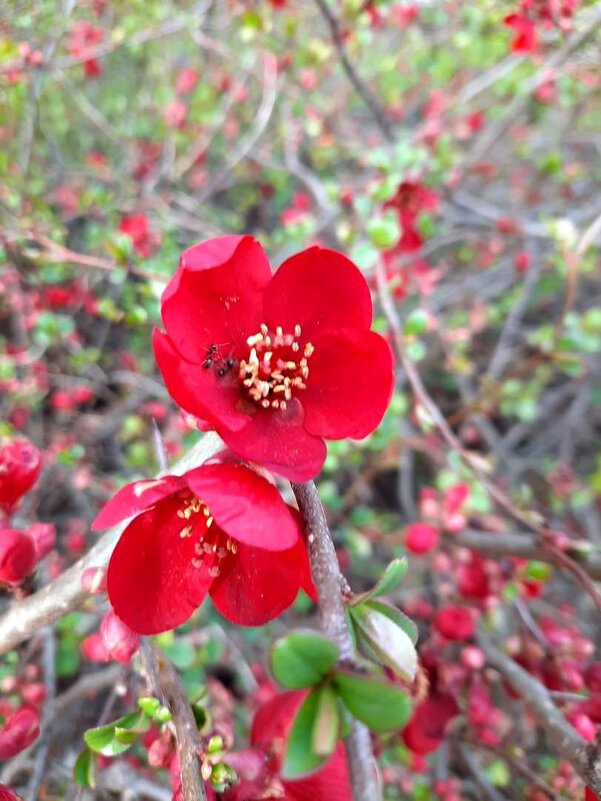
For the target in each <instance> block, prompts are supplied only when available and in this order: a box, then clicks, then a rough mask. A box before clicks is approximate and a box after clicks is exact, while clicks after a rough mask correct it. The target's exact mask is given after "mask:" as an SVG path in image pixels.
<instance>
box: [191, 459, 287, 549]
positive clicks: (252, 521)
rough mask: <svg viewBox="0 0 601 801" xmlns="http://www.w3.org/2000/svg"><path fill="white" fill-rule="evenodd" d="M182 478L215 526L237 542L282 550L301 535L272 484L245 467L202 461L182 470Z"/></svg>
mask: <svg viewBox="0 0 601 801" xmlns="http://www.w3.org/2000/svg"><path fill="white" fill-rule="evenodd" d="M185 479H186V482H187V483H188V486H189V487H190V488H191V489H192V490H193V492H194V493H195V494H196V495H197V496H198V497H199V498H200V499H201V500H202V501H203V503H205V504H206V505H207V506H208V508H209V510H210V512H211V514H212V515H213V517H214V518H215V522H216V523H217V525H218V526H219V528H220V529H222V530H223V531H224V532H225V533H226V534H228V535H229V536H230V537H233V538H234V539H236V540H238V542H244V543H246V545H251V546H254V547H255V548H265V549H267V550H270V551H284V550H286V549H288V548H291V547H292V546H293V545H295V543H296V542H297V540H298V539H299V536H301V535H302V530H301V527H300V524H299V521H298V519H297V518H296V517H294V516H293V515H292V514H291V511H290V508H289V507H288V506H287V505H286V504H285V503H284V501H283V500H282V498H281V496H280V493H279V492H278V490H277V489H276V487H274V486H273V484H270V483H269V482H268V481H266V480H265V479H264V478H262V477H261V476H259V475H258V474H257V473H255V472H254V471H253V470H249V469H248V468H247V467H243V466H242V465H235V464H213V465H203V466H202V467H198V468H196V469H195V470H191V471H190V472H188V473H186V475H185Z"/></svg>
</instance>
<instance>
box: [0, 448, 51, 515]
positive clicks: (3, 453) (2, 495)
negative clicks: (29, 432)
mask: <svg viewBox="0 0 601 801" xmlns="http://www.w3.org/2000/svg"><path fill="white" fill-rule="evenodd" d="M41 470H42V454H41V453H40V451H39V450H38V449H37V448H36V446H35V445H33V443H31V442H30V441H29V440H28V439H24V438H23V439H13V440H11V441H9V442H8V443H6V444H5V445H3V446H2V447H1V448H0V511H1V510H2V507H4V508H5V510H6V511H7V512H9V513H10V512H11V511H12V510H13V509H14V507H15V506H16V505H17V502H18V501H19V500H20V499H21V497H22V496H23V495H25V493H26V492H28V491H29V490H30V489H31V488H32V487H33V485H34V484H35V482H36V481H37V480H38V476H39V475H40V472H41Z"/></svg>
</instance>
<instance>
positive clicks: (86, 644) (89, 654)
mask: <svg viewBox="0 0 601 801" xmlns="http://www.w3.org/2000/svg"><path fill="white" fill-rule="evenodd" d="M80 648H81V653H82V654H83V656H84V658H85V659H89V660H90V662H108V660H109V658H110V657H109V655H108V653H107V650H106V647H105V645H104V640H103V639H102V635H100V634H99V633H98V632H96V633H95V634H90V635H89V636H88V637H86V638H85V639H84V641H83V642H82V643H81V646H80Z"/></svg>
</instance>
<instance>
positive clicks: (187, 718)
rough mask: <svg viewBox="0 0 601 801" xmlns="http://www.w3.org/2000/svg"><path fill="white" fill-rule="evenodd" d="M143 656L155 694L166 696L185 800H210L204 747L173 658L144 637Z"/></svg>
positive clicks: (141, 654) (145, 669)
mask: <svg viewBox="0 0 601 801" xmlns="http://www.w3.org/2000/svg"><path fill="white" fill-rule="evenodd" d="M140 656H141V657H142V664H143V667H144V671H145V672H146V675H147V676H148V679H149V682H150V684H151V685H152V690H153V692H154V694H155V695H157V696H159V697H161V696H164V698H165V700H166V702H167V704H168V706H169V709H170V710H171V716H172V719H173V724H174V725H175V733H176V737H177V745H178V753H179V766H180V776H181V783H182V796H183V801H206V798H207V794H206V792H205V784H204V781H203V778H202V774H201V770H200V761H199V759H198V754H199V750H200V748H201V742H200V737H199V735H198V726H197V725H196V720H195V718H194V714H193V712H192V708H191V707H190V703H189V702H188V698H187V697H186V692H185V690H184V688H183V686H182V683H181V680H180V677H179V675H178V673H177V671H176V670H175V668H174V667H173V665H172V664H171V662H169V660H167V659H165V658H164V656H163V655H159V654H158V653H157V650H156V649H155V648H154V647H153V645H152V644H151V642H150V641H149V640H148V639H146V638H143V640H142V644H141V648H140Z"/></svg>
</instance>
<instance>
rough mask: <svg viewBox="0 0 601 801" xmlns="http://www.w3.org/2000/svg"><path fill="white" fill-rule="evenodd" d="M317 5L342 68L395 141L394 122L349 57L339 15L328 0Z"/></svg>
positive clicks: (317, 1)
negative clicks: (326, 24)
mask: <svg viewBox="0 0 601 801" xmlns="http://www.w3.org/2000/svg"><path fill="white" fill-rule="evenodd" d="M315 5H316V6H317V7H318V8H319V10H320V11H321V14H322V16H323V18H324V19H325V21H326V22H327V23H328V27H329V29H330V35H331V36H332V41H333V42H334V46H335V48H336V50H337V51H338V55H339V57H340V63H341V64H342V68H343V69H344V71H345V72H346V74H347V76H348V79H349V81H350V82H351V83H352V84H353V86H354V87H355V89H356V90H357V94H358V95H359V96H360V97H361V99H362V100H363V102H364V103H365V105H366V106H367V108H368V109H369V110H370V111H371V113H372V116H373V118H374V120H375V121H376V124H377V126H378V128H379V129H380V131H381V132H382V135H383V136H384V139H386V141H387V142H393V141H394V131H393V127H392V123H391V122H390V120H389V119H388V116H387V115H386V112H385V111H384V109H383V108H382V106H381V105H380V103H379V102H378V101H377V100H376V98H375V96H374V94H373V92H372V91H371V89H370V88H369V86H368V85H367V84H366V83H365V81H364V80H363V78H362V77H361V76H360V75H359V73H358V72H357V70H356V69H355V67H354V66H353V62H352V61H351V59H350V58H349V54H348V52H347V49H346V45H345V44H344V37H343V35H342V30H341V28H340V21H339V19H338V17H337V16H336V15H335V14H334V12H333V11H332V9H331V8H330V6H329V5H328V2H327V0H315Z"/></svg>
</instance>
